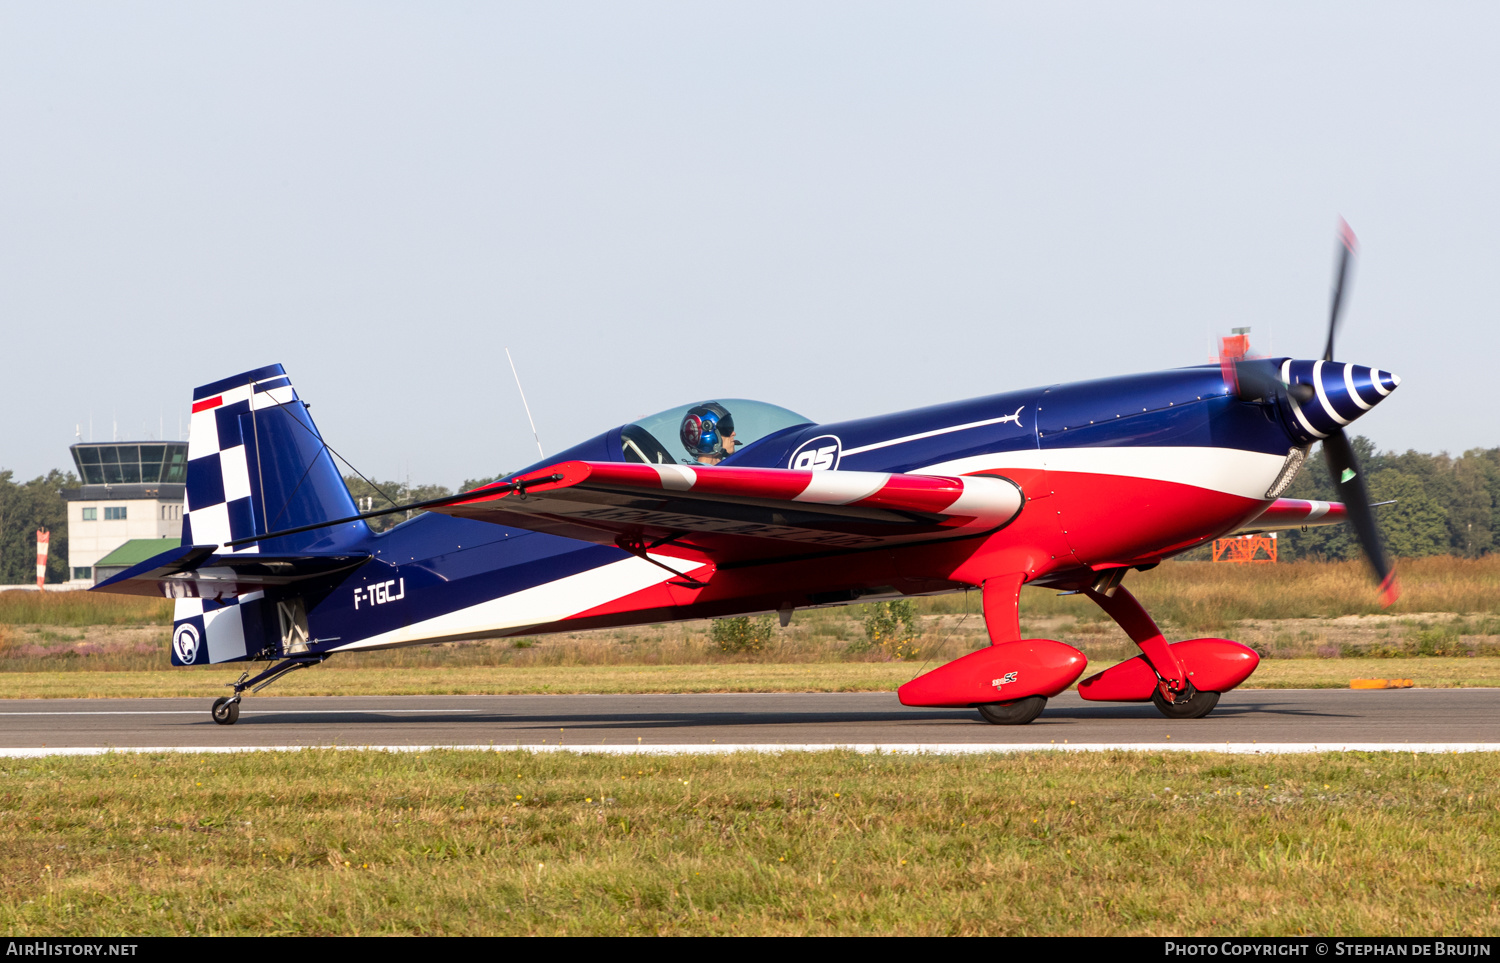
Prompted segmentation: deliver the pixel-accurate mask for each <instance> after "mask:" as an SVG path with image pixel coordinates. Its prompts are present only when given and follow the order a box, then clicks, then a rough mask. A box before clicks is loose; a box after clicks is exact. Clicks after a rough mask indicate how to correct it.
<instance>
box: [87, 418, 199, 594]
mask: <svg viewBox="0 0 1500 963" xmlns="http://www.w3.org/2000/svg"><path fill="white" fill-rule="evenodd" d="M72 452H73V463H74V464H75V465H77V466H78V475H79V477H80V478H82V479H83V487H82V488H76V489H69V490H65V491H64V492H63V497H64V498H66V499H67V501H68V567H69V569H70V574H71V575H72V579H71V582H70V584H77V583H84V584H89V585H92V584H93V583H94V582H95V580H96V574H95V572H94V567H95V565H96V564H97V563H98V562H99V560H100V559H102V558H104V557H105V556H106V555H108V554H110V553H111V552H113V551H115V550H116V549H118V548H120V547H121V546H122V545H124V544H125V543H126V542H129V541H131V540H133V539H153V540H155V539H168V540H169V541H166V542H163V543H162V544H161V551H166V550H167V549H168V548H172V547H175V546H176V545H177V544H178V543H179V542H180V540H181V539H182V512H183V499H184V492H185V490H186V487H187V485H186V482H187V442H185V441H117V442H100V443H92V442H85V443H83V444H78V445H74V446H73V447H72Z"/></svg>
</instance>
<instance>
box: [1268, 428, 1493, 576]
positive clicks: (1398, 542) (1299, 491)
mask: <svg viewBox="0 0 1500 963" xmlns="http://www.w3.org/2000/svg"><path fill="white" fill-rule="evenodd" d="M1353 446H1354V451H1355V454H1356V455H1358V457H1359V464H1360V471H1362V472H1363V473H1364V476H1365V484H1366V486H1367V487H1368V488H1369V490H1370V500H1371V501H1372V502H1385V501H1394V503H1395V504H1392V505H1385V506H1382V507H1380V508H1377V509H1375V519H1376V521H1377V522H1378V523H1379V524H1380V531H1381V534H1382V536H1383V537H1384V538H1385V542H1386V549H1387V551H1389V552H1390V553H1391V554H1392V555H1395V556H1397V557H1400V558H1417V557H1421V556H1424V555H1458V556H1462V557H1465V558H1476V557H1478V556H1480V555H1487V554H1489V553H1490V552H1493V551H1496V550H1497V549H1500V448H1474V449H1471V450H1469V451H1466V452H1464V453H1463V454H1462V455H1460V456H1458V457H1457V458H1454V457H1453V456H1451V455H1449V454H1447V453H1446V452H1445V453H1443V454H1439V455H1427V454H1423V453H1422V452H1417V451H1407V452H1406V453H1404V454H1398V453H1396V452H1393V451H1387V452H1377V451H1376V450H1375V445H1374V444H1373V443H1372V442H1371V441H1370V439H1368V438H1366V437H1364V436H1363V435H1360V436H1356V437H1355V438H1354V439H1353ZM1283 497H1285V498H1311V499H1318V500H1320V501H1337V500H1338V495H1337V493H1336V491H1335V489H1334V487H1333V479H1332V478H1331V477H1330V475H1329V472H1328V468H1327V465H1326V464H1325V462H1324V461H1323V457H1322V453H1321V451H1317V450H1314V452H1313V453H1312V456H1311V457H1309V458H1308V459H1307V462H1306V463H1305V464H1304V465H1303V468H1302V471H1301V473H1300V474H1299V475H1298V476H1297V478H1296V480H1295V481H1293V482H1292V484H1291V485H1290V486H1289V487H1288V488H1287V490H1286V492H1285V494H1284V495H1283ZM1279 541H1280V544H1279V546H1278V554H1279V555H1280V556H1281V558H1283V559H1286V560H1288V561H1290V560H1291V559H1294V558H1309V559H1357V558H1361V557H1363V556H1362V553H1361V552H1360V549H1359V543H1358V542H1357V541H1356V540H1355V537H1354V530H1353V529H1352V528H1350V527H1349V526H1348V525H1329V526H1327V527H1324V528H1310V529H1308V530H1307V531H1306V532H1300V531H1294V532H1284V533H1282V535H1281V537H1280V539H1279Z"/></svg>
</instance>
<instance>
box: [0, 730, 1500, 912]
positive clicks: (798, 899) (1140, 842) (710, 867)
mask: <svg viewBox="0 0 1500 963" xmlns="http://www.w3.org/2000/svg"><path fill="white" fill-rule="evenodd" d="M1497 785H1500V758H1497V757H1495V756H1493V755H1488V754H1473V755H1453V756H1413V755H1402V754H1399V753H1397V754H1330V755H1326V756H1313V757H1305V756H1281V757H1263V758H1247V757H1241V756H1221V755H1212V754H1203V755H1188V754H1182V755H1175V754H1157V755H1152V754H1146V753H1123V752H1122V753H1114V754H1107V755H1106V754H1078V755H1068V754H1051V753H1038V754H1026V755H1017V756H1006V757H957V756H948V757H940V756H896V757H892V756H864V755H854V754H850V753H844V752H826V753H808V754H800V753H789V754H785V755H780V756H765V755H749V754H747V755H734V756H726V757H712V758H708V757H692V756H688V757H604V756H574V755H569V754H562V753H558V754H539V755H529V754H525V753H473V752H455V751H442V752H431V753H426V754H423V755H414V754H385V753H370V752H333V751H309V752H302V753H285V754H281V753H248V754H245V755H236V756H176V755H165V756H158V757H151V756H132V755H120V756H104V757H90V758H50V759H36V760H7V761H4V762H3V763H0V815H3V817H4V818H3V819H0V930H3V931H4V932H6V933H12V934H14V933H47V934H49V935H75V934H76V935H84V934H98V933H132V934H140V935H150V934H206V933H238V934H275V933H280V934H382V933H398V934H401V933H410V934H417V933H428V934H475V935H478V934H564V933H566V934H601V935H602V934H625V933H647V934H651V933H658V934H674V933H677V934H730V933H738V934H833V933H844V934H851V935H852V934H860V935H864V934H872V933H875V934H974V935H978V934H1064V933H1082V934H1178V935H1193V934H1200V935H1214V934H1246V935H1276V934H1281V935H1295V934H1310V933H1319V934H1322V933H1337V934H1347V935H1358V934H1386V935H1400V934H1409V935H1430V934H1433V933H1443V934H1447V935H1453V936H1460V935H1476V936H1477V935H1484V934H1493V933H1494V932H1496V931H1497V929H1500V913H1497V908H1496V907H1497V900H1500V875H1497V874H1500V862H1497V856H1500V842H1497V839H1500V790H1497Z"/></svg>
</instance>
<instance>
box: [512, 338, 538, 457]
mask: <svg viewBox="0 0 1500 963" xmlns="http://www.w3.org/2000/svg"><path fill="white" fill-rule="evenodd" d="M505 360H506V361H509V362H510V373H511V375H512V376H513V377H514V378H515V379H516V390H517V391H519V392H521V407H523V408H525V409H526V420H527V421H529V422H530V423H531V437H533V438H535V439H536V453H537V454H538V455H541V456H542V457H543V458H546V457H547V453H546V452H544V451H542V439H541V436H540V435H538V434H537V433H536V419H535V418H532V417H531V406H530V405H528V404H527V403H526V391H525V389H524V388H522V387H521V376H520V375H518V374H516V359H515V358H512V357H511V356H510V349H509V348H506V349H505Z"/></svg>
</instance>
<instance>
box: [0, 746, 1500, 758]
mask: <svg viewBox="0 0 1500 963" xmlns="http://www.w3.org/2000/svg"><path fill="white" fill-rule="evenodd" d="M309 750H313V751H316V750H334V751H340V752H349V751H354V752H438V751H442V750H453V751H460V752H576V753H590V754H603V755H612V756H634V755H644V756H674V755H725V754H727V753H733V752H758V753H769V754H775V753H782V752H858V753H885V754H889V755H934V756H943V755H954V756H968V755H1000V754H1006V753H1017V752H1226V753H1231V754H1234V755H1288V754H1300V753H1313V752H1400V753H1423V754H1432V753H1460V752H1500V742H1412V743H1399V742H1349V743H1312V742H1260V743H1256V742H1221V743H1215V742H1199V743H1191V742H1184V743H1174V742H1161V743H1155V742H1152V743H1108V742H1091V743H1082V742H1080V743H1075V744H1072V745H1069V744H1067V743H1064V744H1063V745H1056V744H1054V743H1042V742H1022V743H1008V744H1007V743H931V744H922V743H857V744H853V745H833V744H821V743H788V744H785V745H771V744H766V743H758V744H731V743H724V744H719V743H714V744H710V745H706V746H705V745H699V744H685V745H659V746H647V745H635V746H632V745H621V746H610V745H595V746H590V745H586V744H579V745H571V746H567V745H565V746H557V745H546V746H522V745H509V746H500V745H488V746H457V745H455V746H436V745H434V746H143V747H131V746H126V747H120V748H99V747H94V746H87V747H79V748H57V749H54V748H50V747H46V746H41V747H36V748H29V749H0V758H10V759H35V758H41V757H44V756H104V755H109V754H110V753H132V754H141V753H164V752H175V753H195V752H203V753H216V754H222V753H233V752H306V751H309Z"/></svg>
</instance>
